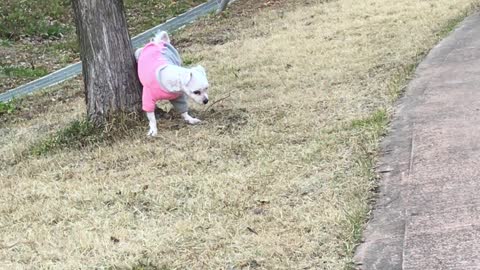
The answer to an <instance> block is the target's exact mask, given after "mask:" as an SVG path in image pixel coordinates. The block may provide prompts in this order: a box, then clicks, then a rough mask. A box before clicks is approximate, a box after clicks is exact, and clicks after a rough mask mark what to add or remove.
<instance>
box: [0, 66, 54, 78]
mask: <svg viewBox="0 0 480 270" xmlns="http://www.w3.org/2000/svg"><path fill="white" fill-rule="evenodd" d="M0 73H3V74H4V75H5V76H8V77H17V78H38V77H42V76H45V75H47V74H48V70H47V69H46V68H44V67H36V68H25V67H15V66H0Z"/></svg>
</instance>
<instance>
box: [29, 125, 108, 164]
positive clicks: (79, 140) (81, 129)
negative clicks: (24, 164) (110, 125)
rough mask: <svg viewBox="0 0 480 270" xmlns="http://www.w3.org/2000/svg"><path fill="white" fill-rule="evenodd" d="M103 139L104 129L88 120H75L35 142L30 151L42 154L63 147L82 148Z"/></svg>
mask: <svg viewBox="0 0 480 270" xmlns="http://www.w3.org/2000/svg"><path fill="white" fill-rule="evenodd" d="M103 139H104V136H103V133H102V129H100V128H98V127H95V126H94V125H93V124H92V123H91V122H89V121H87V120H75V121H73V122H72V123H71V124H70V125H69V126H67V127H66V128H64V129H62V130H59V131H57V132H56V133H55V134H54V135H52V136H50V137H48V138H47V139H45V140H42V141H40V142H38V143H36V144H34V145H33V146H32V147H31V149H30V152H31V153H32V154H33V155H36V156H40V155H44V154H47V153H48V152H51V151H53V150H58V149H62V148H81V147H84V146H86V145H90V144H94V143H98V142H101V141H102V140H103Z"/></svg>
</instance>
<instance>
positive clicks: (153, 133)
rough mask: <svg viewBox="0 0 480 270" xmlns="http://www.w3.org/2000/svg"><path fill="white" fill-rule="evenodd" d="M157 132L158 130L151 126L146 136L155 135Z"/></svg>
mask: <svg viewBox="0 0 480 270" xmlns="http://www.w3.org/2000/svg"><path fill="white" fill-rule="evenodd" d="M157 133H158V131H157V130H156V129H152V128H151V129H150V130H149V131H148V133H147V136H150V137H155V136H157Z"/></svg>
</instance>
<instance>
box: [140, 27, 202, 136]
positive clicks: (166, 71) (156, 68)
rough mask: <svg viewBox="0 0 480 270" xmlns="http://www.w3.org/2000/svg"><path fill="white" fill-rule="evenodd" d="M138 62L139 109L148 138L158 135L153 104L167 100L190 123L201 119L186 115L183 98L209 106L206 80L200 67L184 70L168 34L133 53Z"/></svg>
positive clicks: (196, 122) (163, 34)
mask: <svg viewBox="0 0 480 270" xmlns="http://www.w3.org/2000/svg"><path fill="white" fill-rule="evenodd" d="M135 58H136V59H137V61H138V77H139V79H140V82H141V83H142V85H143V94H142V109H143V110H144V111H145V112H146V113H147V117H148V121H149V126H150V130H149V131H148V135H149V136H156V135H157V132H158V130H157V120H156V118H155V112H154V111H155V108H156V104H155V103H156V102H157V101H159V100H169V101H170V103H171V104H172V105H173V107H174V108H175V110H176V111H178V112H179V113H180V114H181V115H182V117H183V119H184V120H185V121H186V122H187V123H189V124H198V123H200V120H199V119H197V118H193V117H191V116H190V115H189V114H188V104H187V99H186V97H185V96H188V97H190V98H191V99H193V100H194V101H195V102H197V103H200V104H207V103H208V93H207V91H208V80H207V75H206V72H205V69H204V68H203V67H202V66H196V67H193V68H183V67H182V66H181V65H182V60H181V58H180V55H179V54H178V52H177V50H176V49H175V48H174V47H173V46H172V45H171V44H170V37H169V36H168V34H167V32H165V31H162V32H159V33H158V34H156V35H155V37H154V38H153V40H152V41H151V42H150V43H148V44H147V45H145V46H144V47H143V48H140V49H137V50H136V51H135Z"/></svg>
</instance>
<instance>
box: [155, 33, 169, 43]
mask: <svg viewBox="0 0 480 270" xmlns="http://www.w3.org/2000/svg"><path fill="white" fill-rule="evenodd" d="M161 41H163V42H165V43H170V37H169V36H168V33H167V32H165V31H161V32H158V33H157V34H155V37H154V38H153V42H155V43H160V42H161Z"/></svg>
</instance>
